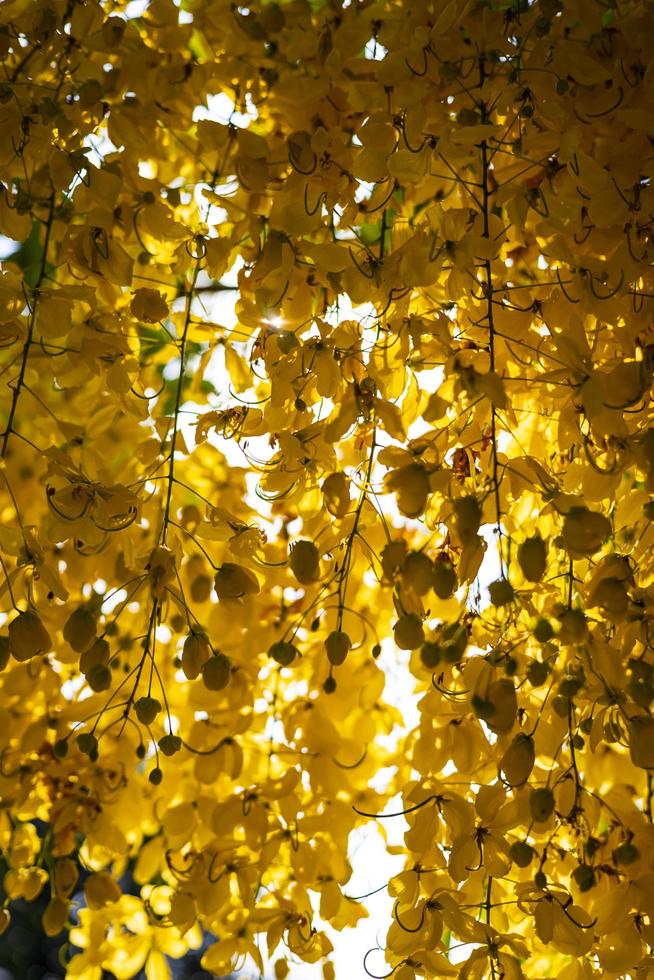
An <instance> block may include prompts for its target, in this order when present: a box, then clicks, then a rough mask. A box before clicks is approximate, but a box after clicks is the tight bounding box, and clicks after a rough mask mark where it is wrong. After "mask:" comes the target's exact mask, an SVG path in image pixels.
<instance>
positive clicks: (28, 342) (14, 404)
mask: <svg viewBox="0 0 654 980" xmlns="http://www.w3.org/2000/svg"><path fill="white" fill-rule="evenodd" d="M54 199H55V196H54V191H53V192H52V194H51V195H50V204H49V210H48V220H47V223H46V226H45V239H44V242H43V254H42V255H41V266H40V269H39V275H38V278H37V280H36V284H35V286H34V289H33V293H32V296H33V300H32V308H31V312H30V320H29V326H28V328H27V337H26V339H25V344H24V346H23V352H22V355H21V364H20V371H19V372H18V378H17V379H16V383H15V385H14V387H13V394H12V398H11V408H10V409H9V417H8V419H7V428H6V429H5V431H4V434H3V437H2V449H1V450H0V458H2V459H4V458H5V456H6V455H7V445H8V443H9V436H10V435H11V433H12V431H13V427H14V418H15V416H16V409H17V408H18V400H19V398H20V394H21V391H22V390H23V385H24V381H25V371H26V370H27V359H28V357H29V353H30V347H31V346H32V338H33V336H34V327H35V326H36V311H37V308H38V304H39V289H40V286H41V283H42V282H43V277H44V276H45V270H46V265H47V260H48V245H49V244H50V234H51V232H52V222H53V216H54Z"/></svg>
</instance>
